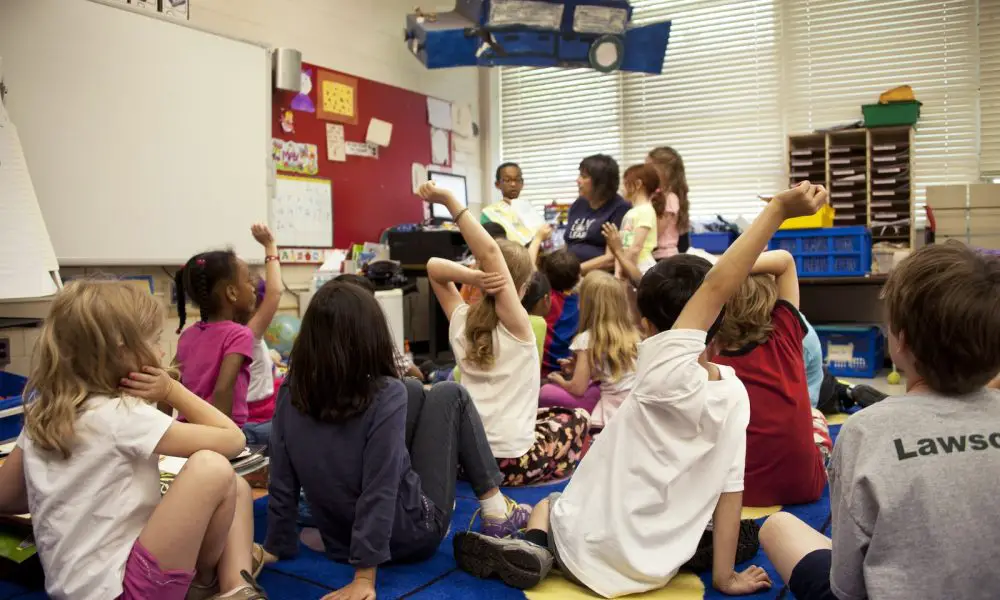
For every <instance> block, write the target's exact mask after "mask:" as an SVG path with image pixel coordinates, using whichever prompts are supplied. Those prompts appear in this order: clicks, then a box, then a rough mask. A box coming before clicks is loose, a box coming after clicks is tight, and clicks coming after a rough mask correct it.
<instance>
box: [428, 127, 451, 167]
mask: <svg viewBox="0 0 1000 600" xmlns="http://www.w3.org/2000/svg"><path fill="white" fill-rule="evenodd" d="M450 137H451V136H449V135H448V132H447V131H445V130H444V129H435V128H433V127H432V128H431V162H433V163H434V164H436V165H448V164H449V163H450V161H449V158H451V156H450V155H451V148H450V145H451V140H450V139H449V138H450Z"/></svg>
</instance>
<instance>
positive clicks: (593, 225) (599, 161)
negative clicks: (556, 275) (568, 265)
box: [566, 154, 630, 275]
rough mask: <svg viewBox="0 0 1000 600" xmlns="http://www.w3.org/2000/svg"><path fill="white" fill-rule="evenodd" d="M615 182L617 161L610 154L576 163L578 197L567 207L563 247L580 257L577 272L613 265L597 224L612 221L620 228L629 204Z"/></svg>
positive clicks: (612, 266) (616, 178) (616, 180)
mask: <svg viewBox="0 0 1000 600" xmlns="http://www.w3.org/2000/svg"><path fill="white" fill-rule="evenodd" d="M618 184H619V174H618V163H617V162H615V159H613V158H611V157H610V156H607V155H605V154H595V155H594V156H588V157H587V158H585V159H583V162H581V163H580V176H579V177H578V178H577V180H576V185H577V187H578V188H579V190H580V197H579V198H578V199H577V201H576V202H574V203H573V206H571V207H570V209H569V218H568V219H567V221H566V247H567V248H568V249H569V251H570V252H572V253H573V254H575V255H576V257H577V258H579V259H580V269H581V275H586V274H587V273H589V272H590V271H597V270H604V271H610V270H611V269H613V268H614V266H615V258H614V256H612V255H611V254H610V253H609V252H607V242H606V241H605V239H604V235H603V234H602V233H601V227H603V226H604V224H605V223H614V224H615V227H619V228H620V227H621V225H622V219H623V218H624V217H625V213H627V212H628V209H629V208H630V206H629V203H628V202H626V201H625V199H624V198H622V197H621V196H620V195H618Z"/></svg>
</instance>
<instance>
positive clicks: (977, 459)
mask: <svg viewBox="0 0 1000 600" xmlns="http://www.w3.org/2000/svg"><path fill="white" fill-rule="evenodd" d="M830 485H831V488H830V503H831V505H832V509H833V567H832V571H831V573H830V582H831V586H832V589H833V592H834V593H835V594H836V595H837V597H838V598H840V599H841V600H854V599H858V600H860V599H863V598H872V599H873V600H879V599H883V598H888V599H896V598H898V599H900V600H904V599H905V600H915V599H918V598H928V599H938V598H941V599H945V598H947V599H951V598H955V599H958V598H961V599H969V598H983V599H986V598H1000V510H998V500H997V498H998V488H1000V392H996V391H989V390H983V391H981V392H976V393H974V394H971V395H969V396H966V397H963V398H946V397H943V396H936V395H920V396H918V395H910V396H901V397H895V398H887V399H885V400H883V401H882V402H879V403H878V404H875V405H873V406H870V407H868V408H866V409H864V410H863V411H861V412H859V413H857V414H855V415H853V416H852V417H851V418H849V419H848V420H847V423H845V424H844V426H843V428H842V429H841V431H840V435H839V436H838V438H837V444H836V446H835V448H834V450H833V459H832V461H831V464H830Z"/></svg>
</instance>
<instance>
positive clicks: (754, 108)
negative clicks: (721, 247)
mask: <svg viewBox="0 0 1000 600" xmlns="http://www.w3.org/2000/svg"><path fill="white" fill-rule="evenodd" d="M632 5H633V6H634V7H635V21H636V22H637V23H638V24H642V23H645V22H653V21H661V20H665V19H669V20H671V21H672V23H673V25H672V31H671V36H670V45H669V46H668V48H667V58H666V62H665V63H664V69H663V75H660V76H648V75H641V74H627V75H625V76H624V85H623V94H622V96H623V111H624V158H625V162H626V163H627V164H634V163H638V162H642V161H643V159H644V158H645V156H646V154H647V153H648V152H649V151H650V150H652V149H653V148H655V147H657V146H670V147H672V148H674V149H675V150H677V151H678V152H679V153H680V154H681V156H682V157H683V158H684V168H685V172H686V175H687V181H688V186H689V187H690V188H691V191H690V194H689V198H690V201H691V216H692V217H693V218H695V219H698V218H701V217H707V218H711V217H714V216H715V215H720V214H721V215H724V216H727V217H735V216H738V215H746V216H748V217H753V216H755V215H756V214H757V212H758V211H759V210H760V207H761V206H762V203H761V201H760V200H759V199H758V198H757V196H758V195H759V194H773V193H774V192H776V191H778V190H780V189H781V186H783V184H784V171H785V169H784V159H783V157H784V147H785V140H784V135H783V133H782V129H781V111H780V108H779V102H778V99H779V94H778V89H779V75H780V65H779V63H778V48H777V27H778V22H777V21H778V15H777V14H776V9H775V3H774V2H773V1H772V0H743V1H741V2H727V1H722V0H719V1H717V0H712V1H706V0H685V1H673V2H664V1H662V0H638V1H633V3H632ZM624 166H627V165H623V167H624Z"/></svg>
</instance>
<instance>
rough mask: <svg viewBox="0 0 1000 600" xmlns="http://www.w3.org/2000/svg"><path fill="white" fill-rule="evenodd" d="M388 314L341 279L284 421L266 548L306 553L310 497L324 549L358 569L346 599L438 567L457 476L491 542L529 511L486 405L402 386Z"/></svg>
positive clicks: (294, 366)
mask: <svg viewBox="0 0 1000 600" xmlns="http://www.w3.org/2000/svg"><path fill="white" fill-rule="evenodd" d="M396 368H397V367H396V360H395V347H394V345H393V342H392V337H391V335H390V333H389V327H388V324H387V323H386V320H385V315H384V314H383V312H382V308H381V307H380V306H379V304H378V302H377V301H376V300H375V298H374V296H373V295H372V294H370V293H369V292H367V291H366V290H364V289H362V287H360V286H358V285H357V284H353V283H347V282H343V281H331V282H329V283H327V284H326V285H324V286H323V287H322V288H321V289H320V290H319V291H318V292H317V293H316V296H315V297H314V298H313V300H312V302H311V303H310V304H309V309H308V310H307V311H306V314H305V318H304V319H303V321H302V329H301V332H300V333H299V337H298V339H297V340H296V342H295V347H294V348H293V349H292V354H291V360H290V369H289V373H288V377H287V379H286V382H285V385H284V386H283V387H282V389H281V392H280V395H281V398H280V399H279V401H278V407H277V410H276V412H275V415H274V422H273V423H274V426H273V429H272V438H271V484H270V488H269V497H268V525H267V540H266V542H265V543H264V547H265V548H266V550H267V552H268V553H269V554H270V555H271V556H269V557H268V559H271V558H272V557H277V558H279V559H285V558H291V557H293V556H295V555H296V554H297V553H298V549H299V537H298V533H297V530H296V521H297V519H298V516H299V513H298V503H299V493H300V491H304V492H305V496H306V498H308V501H309V506H310V508H311V512H312V517H313V520H314V522H315V524H316V527H317V529H318V531H319V539H320V540H321V547H320V548H318V549H319V550H320V551H325V552H326V554H327V556H329V557H330V558H332V559H334V560H337V561H343V562H350V564H351V565H353V566H354V568H355V569H356V571H355V577H354V581H353V582H352V583H351V584H349V585H348V586H347V587H346V588H344V589H343V590H341V593H343V594H354V595H347V596H345V597H348V598H368V597H374V589H375V575H376V569H377V568H378V567H379V566H381V565H383V564H385V563H388V562H390V561H394V562H412V561H418V560H425V559H428V558H430V557H431V556H432V555H433V554H434V553H435V552H436V551H437V549H438V546H440V544H441V540H443V539H444V537H445V535H446V534H447V532H448V525H449V523H450V522H451V515H452V511H453V510H454V502H455V480H456V478H455V473H456V470H457V469H458V467H459V466H461V467H462V469H463V471H464V472H465V474H466V476H467V477H468V479H469V480H470V482H471V483H472V488H473V490H474V491H475V492H476V495H477V496H478V497H479V501H480V506H481V507H482V512H483V529H482V530H483V534H484V535H488V536H497V537H503V536H508V535H512V534H514V533H516V532H517V531H518V530H519V529H520V528H522V527H523V526H524V524H525V523H526V521H527V518H528V515H529V513H530V507H529V506H518V505H516V504H514V503H513V502H511V501H510V500H508V499H506V498H505V497H504V496H503V495H502V494H501V493H500V490H499V489H497V483H499V481H500V480H501V476H500V472H499V471H498V469H497V463H496V460H495V459H494V458H493V455H492V454H491V453H490V448H489V443H488V442H487V440H486V433H485V432H484V431H483V424H482V421H481V420H480V418H479V413H478V412H477V411H476V407H475V405H474V404H473V402H472V399H471V398H469V395H468V393H467V392H466V391H465V390H464V389H463V388H462V387H460V386H458V385H456V384H451V383H443V384H439V385H437V386H435V387H434V388H433V389H432V390H431V391H429V392H425V391H424V387H423V385H422V384H421V383H420V382H418V381H416V380H413V379H409V380H407V382H406V383H405V384H404V383H403V382H401V381H399V379H397V371H396Z"/></svg>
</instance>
